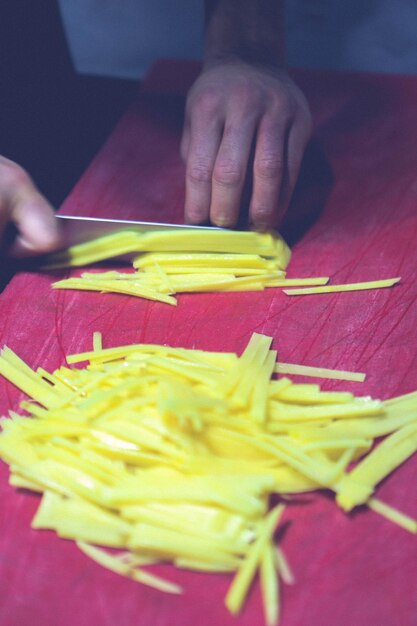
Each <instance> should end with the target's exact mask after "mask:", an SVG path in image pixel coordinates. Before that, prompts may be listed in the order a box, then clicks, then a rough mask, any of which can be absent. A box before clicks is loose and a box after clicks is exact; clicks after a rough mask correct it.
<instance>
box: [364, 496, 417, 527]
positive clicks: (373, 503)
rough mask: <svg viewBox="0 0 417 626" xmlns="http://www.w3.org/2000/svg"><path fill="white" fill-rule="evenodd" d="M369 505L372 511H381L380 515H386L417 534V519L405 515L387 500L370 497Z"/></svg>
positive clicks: (388, 518) (395, 522) (390, 519)
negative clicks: (387, 502) (386, 501)
mask: <svg viewBox="0 0 417 626" xmlns="http://www.w3.org/2000/svg"><path fill="white" fill-rule="evenodd" d="M367 505H368V507H369V508H370V509H372V511H375V513H379V515H382V517H385V518H386V519H387V520H389V521H390V522H394V524H397V525H398V526H401V528H404V530H408V531H409V532H410V533H412V534H413V535H415V534H417V520H416V519H414V518H412V517H410V516H409V515H405V513H401V511H398V509H395V508H394V507H392V506H390V505H389V504H386V503H385V502H381V500H379V499H377V498H369V500H368V502H367Z"/></svg>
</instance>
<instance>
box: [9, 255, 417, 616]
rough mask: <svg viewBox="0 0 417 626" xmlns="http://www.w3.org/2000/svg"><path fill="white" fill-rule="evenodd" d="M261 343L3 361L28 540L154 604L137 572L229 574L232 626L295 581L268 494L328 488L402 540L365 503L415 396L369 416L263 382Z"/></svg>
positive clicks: (359, 406) (348, 402)
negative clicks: (168, 567) (37, 538)
mask: <svg viewBox="0 0 417 626" xmlns="http://www.w3.org/2000/svg"><path fill="white" fill-rule="evenodd" d="M158 254H159V253H158ZM170 254H172V253H170ZM182 254H183V253H182ZM265 262H267V263H269V260H266V261H265ZM154 265H155V263H154ZM165 267H166V266H164V265H163V263H162V264H161V265H160V270H161V271H159V269H158V268H155V267H153V266H152V265H149V273H150V274H152V276H151V277H152V280H154V278H155V280H159V281H161V284H162V282H163V281H164V280H166V276H168V279H169V280H171V278H172V277H173V276H175V275H173V274H170V275H168V274H166V272H165ZM147 268H148V266H147ZM267 269H268V271H269V268H267ZM141 271H142V270H141ZM146 273H148V269H147V271H146ZM109 279H110V280H116V279H115V278H114V276H113V277H112V278H110V277H108V278H106V279H105V280H104V281H103V282H104V283H105V282H106V280H109ZM198 280H200V278H199V277H198ZM227 280H229V278H228V277H227ZM251 280H252V278H251ZM119 282H123V279H121V280H120V281H119ZM126 282H128V281H126ZM130 282H131V283H132V284H133V285H134V284H135V281H130ZM271 343H272V338H271V337H267V336H264V335H261V334H258V333H254V334H253V335H252V337H251V338H250V340H249V342H248V343H247V345H246V348H245V349H244V350H243V352H242V354H241V355H240V356H238V355H236V354H234V353H231V352H230V353H219V352H207V351H203V350H196V349H185V348H177V347H170V346H160V345H154V344H136V345H127V346H115V347H108V348H103V342H102V337H101V334H100V333H99V332H95V333H94V334H93V349H92V350H89V351H87V352H80V353H78V354H73V355H69V356H68V357H67V362H68V364H73V363H81V364H82V363H83V362H84V363H83V365H81V366H80V365H79V366H77V367H76V368H73V369H72V368H71V367H69V366H68V367H67V366H61V367H60V368H58V369H57V370H55V371H54V372H51V373H50V372H47V371H46V370H44V369H43V368H42V367H40V368H38V370H37V371H36V372H35V371H33V370H32V369H31V368H30V367H29V365H28V364H26V363H24V362H23V361H22V360H21V359H20V358H19V357H18V356H17V355H16V354H15V353H14V352H13V351H11V350H10V349H8V348H5V349H4V350H3V351H2V352H1V353H0V373H1V374H2V375H3V376H4V377H5V378H6V379H8V380H9V381H10V382H12V383H13V384H14V385H16V386H17V387H19V388H20V389H21V390H22V391H24V392H25V393H27V394H28V395H29V396H30V397H29V398H28V399H26V400H24V401H23V402H22V403H21V405H20V406H21V409H22V410H23V411H26V416H24V415H20V414H19V413H17V412H15V411H10V414H9V417H8V418H0V426H1V433H0V458H1V459H3V460H4V461H6V462H7V463H8V464H9V465H10V481H9V482H10V484H11V485H12V486H14V487H16V488H25V489H31V490H32V491H35V492H38V493H40V494H43V496H42V499H41V503H40V505H39V507H38V510H37V512H36V514H35V516H34V518H33V521H32V526H33V528H35V529H40V528H45V529H51V530H54V531H55V532H56V534H57V535H58V536H59V537H62V538H66V539H71V540H74V541H76V542H78V543H79V544H80V545H81V546H82V549H83V550H84V552H85V553H86V554H88V555H89V556H91V558H93V559H94V560H95V561H97V562H98V563H101V564H102V565H103V566H104V567H107V568H108V569H110V570H112V571H114V572H116V573H119V574H121V575H124V576H127V577H129V578H131V579H132V580H136V581H137V582H142V583H144V584H147V585H151V586H153V587H155V588H157V589H160V590H162V591H168V592H171V593H177V592H178V591H179V588H178V586H177V585H172V583H168V582H166V581H163V580H161V579H159V578H158V577H155V576H154V575H153V574H150V573H149V572H147V571H144V570H143V569H142V568H143V567H145V566H146V565H147V564H158V563H171V564H173V565H174V566H177V567H181V568H188V569H191V570H194V571H200V572H219V573H220V572H231V573H235V578H234V581H233V583H232V586H231V588H230V590H229V593H228V595H227V600H226V604H227V606H228V607H229V609H230V610H231V611H232V612H233V613H237V612H238V611H239V610H240V608H241V607H242V606H243V604H244V602H245V598H246V595H247V591H248V589H249V587H250V585H251V582H252V581H253V579H254V577H255V574H256V573H257V572H258V571H259V574H260V586H261V591H262V596H263V603H264V613H265V619H266V622H267V624H275V623H276V621H277V619H278V618H277V615H278V613H279V607H280V601H279V590H278V578H280V579H282V580H283V582H287V583H291V582H293V580H294V577H293V575H292V572H291V571H290V570H289V567H288V564H287V563H286V560H285V557H284V555H283V554H282V551H281V549H280V548H278V549H276V547H275V546H273V544H272V535H273V530H274V528H275V526H276V523H277V519H278V517H279V515H280V513H281V511H282V506H281V505H280V506H279V507H278V508H276V509H273V511H272V513H268V508H269V503H270V496H272V495H273V494H278V495H280V496H281V497H282V498H283V499H285V498H286V497H288V496H289V495H290V494H298V493H305V492H309V491H315V490H318V489H322V488H326V489H330V490H332V491H333V492H334V493H335V495H336V502H337V503H338V504H339V506H340V507H341V508H342V509H343V510H345V511H350V510H351V509H352V508H353V507H355V506H358V505H361V504H366V505H367V506H368V508H371V509H372V510H373V511H375V512H377V513H379V514H380V515H382V516H383V517H385V518H386V519H388V520H390V521H392V522H393V523H395V524H397V525H398V526H400V527H401V528H404V529H406V530H408V531H409V532H412V533H416V531H417V521H416V520H413V519H412V518H411V517H409V516H407V515H405V514H403V513H401V512H400V511H398V510H396V509H394V508H393V507H391V506H390V505H389V504H385V503H383V502H381V501H380V500H379V499H377V498H375V497H374V495H373V494H374V491H375V489H376V488H377V485H378V483H379V482H380V481H381V480H383V478H385V477H386V476H387V475H388V474H389V473H390V472H392V471H393V470H395V468H396V467H398V466H399V465H400V464H401V463H403V462H404V461H406V459H407V458H408V457H409V456H410V455H411V454H413V453H414V451H415V450H417V393H415V392H413V393H410V394H406V395H404V396H400V397H398V398H396V399H391V400H388V401H385V402H380V401H378V400H374V399H372V398H369V397H357V396H355V395H354V394H353V393H348V392H342V391H337V392H335V391H322V390H321V389H320V387H319V385H317V384H296V383H294V382H292V381H291V380H289V379H288V378H286V377H282V378H280V379H278V380H273V379H272V376H273V373H274V370H275V369H276V367H277V366H276V358H277V353H276V351H275V350H272V349H271ZM292 367H295V368H297V367H298V366H292ZM301 371H302V370H301ZM289 373H292V372H289ZM348 374H349V372H348ZM381 436H382V437H385V438H384V439H383V440H382V441H381V442H376V441H375V439H376V438H377V437H381ZM375 444H377V445H375ZM351 461H355V462H356V464H355V466H354V468H353V469H350V464H351ZM289 507H290V504H289ZM297 523H299V522H297ZM99 546H102V547H104V548H106V549H107V548H111V549H116V550H119V551H120V552H119V553H118V554H111V553H109V552H107V551H106V550H103V549H102V548H100V547H99ZM138 567H140V569H138Z"/></svg>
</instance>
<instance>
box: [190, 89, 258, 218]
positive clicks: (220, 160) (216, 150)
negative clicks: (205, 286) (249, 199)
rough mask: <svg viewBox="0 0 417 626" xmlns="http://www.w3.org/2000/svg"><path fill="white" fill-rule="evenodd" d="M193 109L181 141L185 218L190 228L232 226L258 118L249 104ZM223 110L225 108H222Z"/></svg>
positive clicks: (237, 211)
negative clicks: (209, 225) (184, 181)
mask: <svg viewBox="0 0 417 626" xmlns="http://www.w3.org/2000/svg"><path fill="white" fill-rule="evenodd" d="M242 104H243V103H242V102H240V103H237V102H236V99H232V102H231V104H230V106H229V107H228V108H227V109H226V110H223V107H222V106H221V105H220V104H219V105H218V106H217V107H216V106H212V107H211V109H210V108H207V109H204V107H201V106H200V107H197V108H195V109H194V112H193V114H192V115H191V116H190V121H189V124H187V125H186V127H185V130H184V134H183V137H182V142H181V154H182V156H183V158H185V161H186V193H185V217H186V221H188V222H191V223H193V224H199V223H202V222H205V221H207V220H208V219H210V221H211V222H212V223H213V224H215V225H217V226H222V227H231V226H234V225H235V224H236V221H237V218H238V214H239V208H240V200H241V196H242V189H243V185H244V181H245V177H246V172H247V166H248V159H249V154H250V150H251V145H252V141H253V136H254V133H255V129H256V121H257V116H256V114H253V113H252V112H251V110H250V106H249V104H250V103H249V102H247V103H245V104H243V106H242ZM224 108H226V107H224Z"/></svg>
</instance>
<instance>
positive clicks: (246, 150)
mask: <svg viewBox="0 0 417 626" xmlns="http://www.w3.org/2000/svg"><path fill="white" fill-rule="evenodd" d="M310 129H311V117H310V113H309V110H308V105H307V102H306V101H305V98H304V96H303V95H302V93H301V92H300V91H299V89H298V88H297V87H296V86H295V85H294V83H293V82H292V81H291V80H290V79H289V78H288V77H287V76H286V75H283V74H282V73H277V74H276V75H271V73H270V72H262V71H260V70H259V69H257V68H252V67H250V66H248V65H245V64H235V65H233V64H229V65H227V64H226V65H221V64H219V65H218V66H216V67H213V68H211V69H209V70H208V71H206V72H205V73H204V72H203V73H202V74H201V75H200V77H199V79H197V81H196V83H195V84H194V86H193V88H192V90H191V92H190V94H189V97H188V99H187V115H186V124H185V128H184V133H183V137H182V142H181V154H182V157H183V159H184V160H185V163H186V183H185V218H186V221H188V222H190V223H193V224H199V223H203V222H205V221H208V220H209V219H210V221H211V222H212V223H213V224H215V225H217V226H222V227H232V226H234V225H235V224H236V222H237V219H238V213H239V209H240V205H241V198H242V195H243V190H244V187H245V179H246V176H247V173H248V170H249V171H250V172H251V173H252V179H253V180H252V197H251V200H250V206H249V217H250V220H251V225H252V226H253V227H254V228H256V229H258V230H267V229H270V228H272V227H274V226H276V225H277V223H278V222H279V221H280V220H281V218H282V216H283V214H284V213H285V211H286V208H287V206H288V203H289V200H290V197H291V194H292V191H293V189H294V186H295V183H296V179H297V175H298V172H299V169H300V164H301V160H302V155H303V152H304V149H305V146H306V144H307V141H308V138H309V135H310Z"/></svg>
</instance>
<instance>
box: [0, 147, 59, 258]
mask: <svg viewBox="0 0 417 626" xmlns="http://www.w3.org/2000/svg"><path fill="white" fill-rule="evenodd" d="M9 223H12V224H14V226H15V227H16V229H17V237H16V239H15V241H14V243H13V246H12V248H11V250H10V251H8V252H10V254H11V255H12V256H18V257H23V256H29V255H33V254H40V253H43V252H49V251H50V250H53V249H54V248H55V247H57V245H58V244H59V235H58V226H57V224H56V219H55V216H54V211H53V209H52V207H51V206H50V205H49V203H48V202H47V201H46V200H45V198H44V197H43V196H42V195H41V193H40V192H39V191H38V190H37V189H36V187H35V186H34V184H33V182H32V180H31V178H30V177H29V176H28V174H27V173H26V172H25V171H24V170H23V169H22V168H21V167H20V166H19V165H17V164H16V163H13V161H10V160H9V159H6V158H4V157H1V156H0V250H1V249H2V245H1V242H2V239H3V235H4V231H5V229H6V226H7V225H8V224H9Z"/></svg>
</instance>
